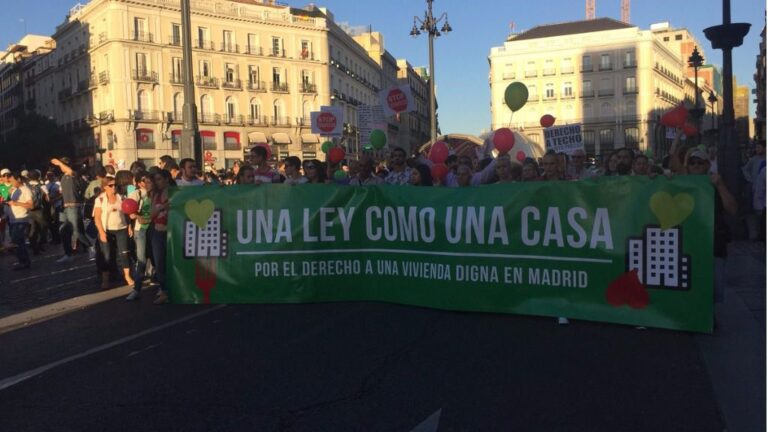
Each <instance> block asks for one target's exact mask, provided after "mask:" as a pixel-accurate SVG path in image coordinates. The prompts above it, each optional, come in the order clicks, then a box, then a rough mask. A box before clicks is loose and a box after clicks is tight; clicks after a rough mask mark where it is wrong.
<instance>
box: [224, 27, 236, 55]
mask: <svg viewBox="0 0 768 432" xmlns="http://www.w3.org/2000/svg"><path fill="white" fill-rule="evenodd" d="M222 38H223V39H224V43H223V46H222V51H226V52H235V51H236V50H235V35H234V33H232V31H231V30H224V32H223V33H222Z"/></svg>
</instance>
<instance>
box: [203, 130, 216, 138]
mask: <svg viewBox="0 0 768 432" xmlns="http://www.w3.org/2000/svg"><path fill="white" fill-rule="evenodd" d="M200 136H201V137H215V136H216V132H214V131H207V130H204V131H200Z"/></svg>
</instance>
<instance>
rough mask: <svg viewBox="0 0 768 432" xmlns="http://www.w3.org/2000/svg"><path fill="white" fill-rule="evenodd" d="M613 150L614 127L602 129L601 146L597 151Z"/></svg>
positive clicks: (598, 152)
mask: <svg viewBox="0 0 768 432" xmlns="http://www.w3.org/2000/svg"><path fill="white" fill-rule="evenodd" d="M608 150H613V129H600V147H599V148H598V149H597V151H596V153H597V154H600V153H602V152H603V151H608Z"/></svg>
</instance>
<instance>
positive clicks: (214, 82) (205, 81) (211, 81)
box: [195, 76, 219, 88]
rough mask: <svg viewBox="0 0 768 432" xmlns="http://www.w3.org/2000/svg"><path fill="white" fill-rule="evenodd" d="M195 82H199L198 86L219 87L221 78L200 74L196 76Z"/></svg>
mask: <svg viewBox="0 0 768 432" xmlns="http://www.w3.org/2000/svg"><path fill="white" fill-rule="evenodd" d="M195 84H197V86H198V87H206V88H219V79H218V78H213V77H207V76H199V77H197V78H195Z"/></svg>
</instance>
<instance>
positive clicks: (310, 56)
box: [299, 50, 315, 60]
mask: <svg viewBox="0 0 768 432" xmlns="http://www.w3.org/2000/svg"><path fill="white" fill-rule="evenodd" d="M299 58H301V59H302V60H315V52H314V51H307V50H301V51H299Z"/></svg>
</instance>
